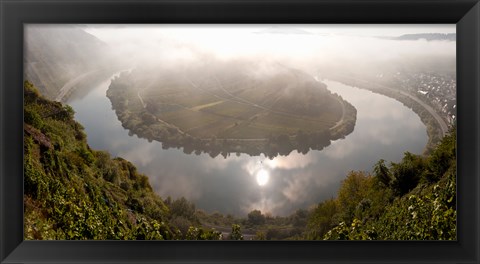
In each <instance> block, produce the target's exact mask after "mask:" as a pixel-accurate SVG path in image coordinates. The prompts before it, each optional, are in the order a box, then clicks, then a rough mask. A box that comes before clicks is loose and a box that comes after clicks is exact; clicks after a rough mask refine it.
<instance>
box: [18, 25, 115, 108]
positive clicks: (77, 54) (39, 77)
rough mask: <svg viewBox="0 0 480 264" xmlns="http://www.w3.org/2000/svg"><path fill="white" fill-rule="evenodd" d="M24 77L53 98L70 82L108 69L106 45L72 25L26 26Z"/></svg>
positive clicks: (108, 50)
mask: <svg viewBox="0 0 480 264" xmlns="http://www.w3.org/2000/svg"><path fill="white" fill-rule="evenodd" d="M24 45H25V54H24V78H25V79H26V80H29V81H31V82H32V83H34V84H35V85H36V86H37V87H38V89H39V90H40V92H41V93H42V94H43V95H44V96H45V97H47V98H50V99H53V98H55V96H57V95H58V93H59V91H60V89H61V88H62V86H63V85H64V84H66V83H67V82H68V81H69V80H72V79H74V78H76V77H78V76H80V75H82V74H85V73H87V72H92V71H96V70H99V69H105V68H106V67H108V65H109V64H110V65H111V63H109V60H111V59H112V57H113V56H111V55H110V49H109V47H108V45H107V44H105V43H104V42H102V41H101V40H99V39H98V38H96V37H95V36H93V35H91V34H89V33H87V32H85V31H84V30H83V29H82V28H81V27H79V26H75V25H61V26H59V25H28V26H26V27H25V44H24Z"/></svg>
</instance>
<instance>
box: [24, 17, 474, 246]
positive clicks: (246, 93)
mask: <svg viewBox="0 0 480 264" xmlns="http://www.w3.org/2000/svg"><path fill="white" fill-rule="evenodd" d="M457 66H458V65H457V27H456V24H454V23H452V24H448V23H445V24H439V23H436V24H108V23H107V24H88V23H86V24H85V23H79V24H67V23H63V24H62V23H25V24H23V155H24V156H23V170H24V175H23V213H24V215H23V218H24V219H23V230H24V233H23V235H24V237H23V239H24V240H253V241H259V240H296V241H305V240H307V241H310V240H334V241H337V240H381V241H398V240H408V241H425V240H436V241H438V240H453V241H456V240H457V238H458V235H457ZM477 122H478V120H477ZM250 243H253V242H250Z"/></svg>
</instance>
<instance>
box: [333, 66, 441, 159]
mask: <svg viewBox="0 0 480 264" xmlns="http://www.w3.org/2000/svg"><path fill="white" fill-rule="evenodd" d="M328 78H330V79H333V80H336V81H338V82H341V83H344V84H346V85H350V86H355V87H358V88H360V89H364V90H368V91H371V92H374V93H377V94H381V95H385V96H387V97H390V98H393V99H395V100H397V101H399V102H400V103H402V104H403V105H405V106H406V107H408V108H409V109H411V110H412V111H413V112H414V113H415V114H417V115H418V116H419V117H420V120H421V121H422V123H423V124H425V126H426V127H427V135H428V142H427V144H426V145H425V148H424V151H423V154H428V153H430V152H431V151H432V149H433V148H434V147H435V146H436V145H437V144H438V143H439V142H440V140H441V139H442V138H443V137H444V136H445V135H446V134H447V133H448V126H447V124H446V122H445V121H444V120H443V119H442V118H441V117H440V116H439V115H438V114H437V113H436V112H435V110H433V108H431V107H430V106H428V105H427V104H426V103H424V102H422V101H421V100H420V99H418V98H416V97H414V96H413V95H410V94H407V93H406V92H403V91H399V90H396V89H393V88H389V87H387V86H384V85H380V84H374V83H372V82H370V81H367V80H361V79H358V78H353V77H347V76H343V75H330V76H328Z"/></svg>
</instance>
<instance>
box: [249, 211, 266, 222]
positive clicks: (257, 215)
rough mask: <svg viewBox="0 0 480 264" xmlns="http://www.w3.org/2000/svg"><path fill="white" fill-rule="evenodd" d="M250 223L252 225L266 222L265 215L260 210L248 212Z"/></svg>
mask: <svg viewBox="0 0 480 264" xmlns="http://www.w3.org/2000/svg"><path fill="white" fill-rule="evenodd" d="M248 223H250V224H251V225H263V224H265V216H264V215H262V212H261V211H260V210H253V211H251V212H250V213H248Z"/></svg>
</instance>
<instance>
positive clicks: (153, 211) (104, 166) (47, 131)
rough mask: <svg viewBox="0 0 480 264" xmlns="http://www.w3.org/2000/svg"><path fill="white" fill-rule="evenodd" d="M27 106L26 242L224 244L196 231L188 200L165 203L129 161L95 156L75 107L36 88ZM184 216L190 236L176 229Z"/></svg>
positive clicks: (29, 89)
mask: <svg viewBox="0 0 480 264" xmlns="http://www.w3.org/2000/svg"><path fill="white" fill-rule="evenodd" d="M24 102H25V103H24V118H25V119H24V220H25V221H24V228H25V239H43V240H46V239H99V240H105V239H108V240H110V239H157V240H163V239H184V238H188V239H219V238H220V233H219V232H216V231H214V230H207V229H205V230H204V229H202V228H195V227H193V226H198V225H199V223H198V221H197V220H196V219H195V218H193V217H191V215H192V214H194V212H195V208H194V207H193V210H192V207H191V205H190V204H189V203H187V202H186V201H185V199H180V200H178V201H171V200H170V199H168V200H167V202H166V203H165V202H164V201H162V199H161V198H160V197H159V196H158V195H156V194H155V193H154V192H153V191H152V188H151V186H150V184H149V182H148V178H147V176H145V175H142V174H140V173H138V172H137V171H136V168H135V166H133V165H132V164H131V163H130V162H128V161H126V160H124V159H122V158H113V159H112V158H111V157H110V155H109V154H108V153H106V152H103V151H95V150H92V149H91V148H90V147H89V146H88V144H87V143H86V135H85V134H84V132H83V127H82V126H81V125H80V124H79V123H77V122H76V121H75V120H74V119H73V115H74V112H73V110H72V108H71V107H69V106H66V105H62V104H61V103H59V102H52V101H50V100H48V99H45V98H43V97H42V96H40V95H39V93H38V90H37V89H36V88H35V87H34V86H33V85H32V84H31V83H29V82H25V85H24ZM187 209H189V210H187ZM179 216H182V217H183V218H184V219H187V220H188V221H186V223H185V224H186V225H187V228H188V227H189V226H190V227H191V228H190V229H188V230H184V231H183V233H182V232H181V231H180V230H179V229H178V228H177V227H175V226H173V225H171V224H170V223H169V222H170V220H171V219H175V218H178V217H179ZM184 222H185V221H184Z"/></svg>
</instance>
